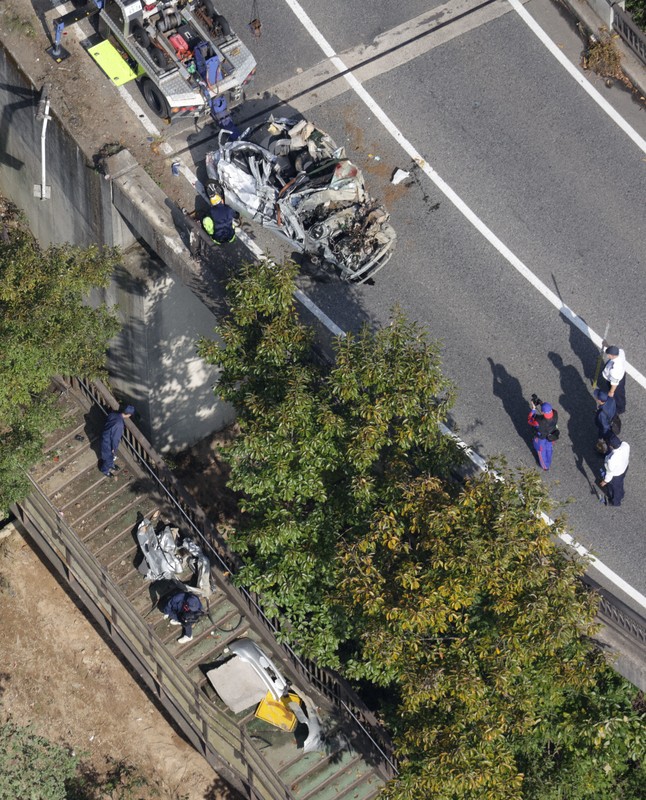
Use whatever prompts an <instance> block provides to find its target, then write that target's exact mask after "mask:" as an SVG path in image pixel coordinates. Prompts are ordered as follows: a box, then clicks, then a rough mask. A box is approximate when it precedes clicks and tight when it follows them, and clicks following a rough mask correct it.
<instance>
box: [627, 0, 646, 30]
mask: <svg viewBox="0 0 646 800" xmlns="http://www.w3.org/2000/svg"><path fill="white" fill-rule="evenodd" d="M626 11H629V12H630V13H631V14H632V15H633V19H634V20H635V22H636V23H637V24H638V25H639V26H640V27H642V28H644V29H645V30H646V0H626Z"/></svg>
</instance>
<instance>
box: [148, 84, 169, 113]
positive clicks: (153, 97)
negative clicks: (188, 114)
mask: <svg viewBox="0 0 646 800" xmlns="http://www.w3.org/2000/svg"><path fill="white" fill-rule="evenodd" d="M141 93H142V94H143V96H144V100H145V101H146V102H147V103H148V105H149V106H150V108H151V109H152V110H153V111H154V112H155V114H156V115H157V116H158V117H160V118H161V119H166V120H167V119H170V108H169V107H168V103H167V102H166V98H165V97H164V95H163V94H162V93H161V91H160V90H159V89H158V88H157V87H156V86H155V84H154V83H153V82H152V81H151V80H150V78H144V79H143V80H142V82H141Z"/></svg>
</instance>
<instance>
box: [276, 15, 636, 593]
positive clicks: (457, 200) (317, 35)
mask: <svg viewBox="0 0 646 800" xmlns="http://www.w3.org/2000/svg"><path fill="white" fill-rule="evenodd" d="M285 2H286V3H287V5H288V6H289V7H290V8H291V9H292V11H293V12H294V14H295V15H296V17H297V18H298V20H299V21H300V22H301V24H302V25H303V27H304V28H305V29H306V30H307V32H308V33H309V34H310V36H311V37H312V38H313V39H314V41H315V42H316V43H317V44H318V46H319V47H320V48H321V50H322V51H323V53H324V54H325V55H326V56H327V57H328V58H329V59H330V61H331V63H332V64H333V65H334V67H335V68H336V69H337V70H338V71H339V72H340V73H344V74H343V78H344V79H345V80H346V81H347V82H348V83H349V84H350V87H351V88H352V89H353V90H354V91H355V92H356V94H357V95H358V96H359V97H360V98H361V100H362V101H363V102H364V103H365V105H366V106H367V107H368V109H369V110H370V111H371V112H372V114H374V116H375V117H376V118H377V119H378V120H379V121H380V122H381V124H382V125H383V126H384V128H385V129H386V130H387V131H388V133H389V134H390V135H391V136H392V137H393V139H395V141H396V142H398V143H399V145H400V146H401V147H402V148H403V150H404V151H405V152H406V153H407V154H408V155H409V156H410V157H411V159H412V160H413V161H415V163H417V164H418V165H419V167H420V169H421V170H422V171H423V172H424V173H425V174H426V175H427V176H428V177H429V178H430V179H431V180H432V181H433V183H434V184H435V185H436V186H437V188H438V189H439V190H440V191H441V192H442V193H443V194H444V195H445V196H446V197H447V198H448V199H449V200H450V201H451V202H452V203H453V205H454V206H455V207H456V208H457V209H458V210H459V211H460V212H461V213H462V214H463V215H464V216H465V217H466V218H467V219H468V220H469V222H470V223H471V224H472V225H473V226H474V228H476V230H477V231H479V233H481V234H482V235H483V236H484V237H485V239H487V241H488V242H490V244H492V245H493V246H494V247H495V248H496V250H497V251H498V252H499V253H500V254H501V255H502V256H503V258H505V259H506V260H507V261H508V262H509V263H510V264H511V265H512V266H513V267H514V269H516V270H517V271H518V272H519V273H520V274H521V275H522V276H523V277H524V278H525V279H526V280H527V281H528V282H529V283H531V285H532V286H534V288H535V289H537V290H538V291H539V292H540V294H542V295H543V297H545V299H546V300H548V301H549V302H550V303H551V304H552V305H553V306H554V307H555V308H556V309H557V310H558V311H559V312H560V313H561V314H563V316H564V317H565V318H566V319H568V320H569V321H570V322H571V323H572V324H573V325H576V327H577V328H578V329H579V330H580V331H581V332H582V333H584V334H585V335H586V336H587V337H588V338H589V339H591V340H592V341H593V342H594V343H595V344H596V345H597V347H600V346H601V337H600V336H599V334H598V333H596V332H595V331H594V330H592V328H590V327H589V325H588V324H587V323H586V322H584V321H583V320H582V319H581V318H580V317H579V316H578V315H577V314H575V313H574V311H572V309H571V308H570V307H569V306H566V305H565V303H563V302H562V301H561V299H560V298H559V297H558V296H557V295H556V294H555V293H554V292H553V291H551V289H549V288H548V287H547V286H546V285H545V284H544V283H543V282H542V281H541V280H539V279H538V278H537V277H536V275H534V273H533V272H531V270H530V269H529V268H528V267H526V266H525V264H523V262H522V261H521V260H520V259H519V258H518V257H517V256H516V255H514V253H512V252H511V250H510V249H509V248H508V247H507V246H506V245H505V244H504V243H503V242H502V241H501V240H500V239H499V238H498V237H497V236H496V235H495V233H494V232H493V231H492V230H491V229H490V228H488V227H487V225H485V223H484V222H483V221H482V220H481V219H480V218H479V217H478V216H477V215H476V214H475V212H473V211H472V210H471V209H470V208H469V206H467V204H466V203H465V202H464V201H463V200H462V198H461V197H459V195H458V194H457V193H456V192H454V191H453V189H451V187H450V186H449V185H448V184H447V183H446V181H444V180H443V179H442V178H441V177H440V176H439V175H438V173H437V172H436V171H435V170H434V169H433V168H432V167H431V166H430V165H429V164H428V162H427V161H426V160H425V159H424V158H423V157H422V156H421V154H420V153H419V152H418V151H417V150H416V149H415V147H413V145H412V144H411V143H410V142H409V141H408V139H407V138H406V137H405V136H404V134H403V133H402V132H401V131H400V130H399V128H398V127H397V126H396V125H395V124H394V122H393V121H392V120H391V119H390V117H388V115H387V114H386V112H385V111H384V110H383V109H382V108H381V107H380V106H379V105H378V104H377V102H376V101H375V100H374V99H373V98H372V96H371V95H370V94H369V93H368V92H367V91H366V90H365V89H364V87H363V86H362V85H361V84H360V83H359V81H358V80H357V79H356V77H355V76H354V75H353V74H352V73H351V72H348V68H347V67H346V65H345V64H344V63H343V61H342V60H341V59H340V58H339V57H338V56H337V55H336V54H335V51H334V48H333V47H332V45H330V43H329V42H328V41H327V39H326V38H325V37H324V36H323V34H322V33H321V32H320V31H319V30H318V28H317V27H316V26H315V25H314V23H313V22H312V20H311V18H310V17H309V15H308V14H307V12H306V11H305V10H304V9H303V7H302V6H301V5H300V3H298V0H285ZM626 371H627V372H628V374H629V375H630V376H631V377H632V378H634V379H635V380H636V381H637V382H638V383H639V384H640V385H641V386H643V387H644V388H646V377H645V376H644V375H642V374H641V372H638V371H637V370H636V369H635V368H634V367H633V366H631V365H630V364H627V367H626ZM447 430H448V429H447ZM479 461H482V459H480V457H479V456H478V459H477V460H476V462H475V463H477V464H478V462H479ZM546 520H549V517H546ZM549 521H550V522H551V520H549ZM559 538H561V539H562V540H563V541H564V542H566V543H567V544H568V545H570V546H571V547H573V548H574V549H575V550H576V551H577V552H578V553H579V554H580V555H583V556H585V557H586V558H589V559H590V561H591V564H592V565H593V566H594V567H595V569H597V570H598V571H599V572H601V573H603V574H604V575H605V576H606V577H607V578H608V579H609V580H611V581H612V582H613V583H614V584H615V585H616V586H618V587H619V588H620V589H621V590H622V591H624V592H625V593H626V594H627V595H628V596H629V597H631V598H632V599H633V600H634V601H635V602H637V603H639V605H641V606H642V607H643V608H645V609H646V597H645V596H644V595H643V594H641V592H638V591H637V589H635V588H634V587H632V586H631V585H630V584H628V583H626V581H624V579H623V578H621V577H620V576H619V575H617V574H616V573H615V572H613V570H611V569H610V567H607V566H606V565H605V564H604V563H603V562H602V561H599V559H597V558H596V557H595V556H592V554H591V553H590V552H589V551H588V550H587V549H586V548H585V547H583V545H580V544H578V543H577V542H576V541H575V540H574V539H573V538H572V537H571V536H570V535H569V534H559Z"/></svg>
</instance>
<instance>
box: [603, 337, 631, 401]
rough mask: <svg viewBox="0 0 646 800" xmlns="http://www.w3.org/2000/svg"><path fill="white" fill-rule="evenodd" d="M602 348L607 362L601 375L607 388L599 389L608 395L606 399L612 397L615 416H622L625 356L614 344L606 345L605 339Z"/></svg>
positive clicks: (624, 396)
mask: <svg viewBox="0 0 646 800" xmlns="http://www.w3.org/2000/svg"><path fill="white" fill-rule="evenodd" d="M603 348H604V350H605V353H606V355H607V356H608V360H607V361H606V365H605V367H604V368H603V372H602V373H601V374H602V376H603V378H604V379H605V381H606V384H607V386H606V385H602V386H600V388H601V389H603V390H604V391H606V392H607V393H608V397H614V399H615V403H616V404H617V414H623V413H624V411H625V410H626V354H625V353H624V351H623V350H622V349H621V347H617V345H616V344H611V345H608V342H606V340H605V339H604V340H603Z"/></svg>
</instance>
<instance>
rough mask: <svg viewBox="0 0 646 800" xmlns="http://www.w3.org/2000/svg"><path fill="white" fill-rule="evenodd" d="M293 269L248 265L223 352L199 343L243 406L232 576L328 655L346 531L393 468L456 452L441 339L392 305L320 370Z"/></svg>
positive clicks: (236, 449)
mask: <svg viewBox="0 0 646 800" xmlns="http://www.w3.org/2000/svg"><path fill="white" fill-rule="evenodd" d="M295 269H296V268H295V266H294V265H293V264H287V265H285V266H283V267H276V266H275V265H273V264H271V263H268V262H264V263H261V264H255V265H247V266H245V267H243V269H242V271H241V273H240V274H239V276H238V277H237V278H236V279H234V280H233V281H232V282H231V285H230V287H229V296H230V301H231V313H230V315H229V317H228V319H227V320H226V322H225V323H224V324H223V325H222V326H221V327H220V328H219V334H220V337H221V339H222V341H223V344H224V349H220V348H219V346H218V345H217V344H215V343H213V342H202V344H201V348H200V352H201V354H202V355H203V357H205V358H206V359H207V360H209V361H211V362H214V363H217V364H218V365H219V366H220V368H221V369H222V377H221V382H220V385H219V386H218V391H219V393H220V395H221V396H222V397H224V398H225V399H227V400H229V401H231V402H232V403H234V405H235V406H236V408H237V409H238V411H239V423H240V429H241V436H240V437H239V439H237V440H236V441H235V442H234V443H233V445H232V447H231V448H230V450H229V454H228V455H229V459H230V463H231V480H230V484H231V486H232V487H233V488H234V489H236V490H238V491H239V492H241V508H242V509H243V511H245V512H246V513H247V519H246V525H245V526H244V527H243V529H242V530H240V531H238V532H237V534H236V535H235V537H234V538H233V540H232V542H231V544H232V546H233V548H234V549H236V550H237V551H238V552H239V553H241V554H243V555H244V556H245V565H244V567H243V569H242V571H241V572H240V573H239V579H240V580H241V581H242V582H244V583H245V584H246V585H248V586H250V587H251V588H253V589H254V590H256V591H258V592H260V593H262V596H263V603H264V604H265V607H266V610H267V611H268V613H270V614H272V615H273V614H281V615H282V616H283V617H286V618H287V619H288V620H289V623H290V631H289V635H290V638H291V639H292V640H293V641H297V642H298V643H299V645H300V646H301V648H303V649H304V650H305V651H306V652H308V653H309V654H310V655H315V656H316V657H317V658H319V660H320V661H322V662H325V663H328V664H335V665H336V664H337V663H338V660H337V655H336V653H337V650H338V646H339V642H340V641H343V640H344V639H346V638H348V631H347V625H346V620H345V616H344V615H339V614H338V613H337V610H336V608H335V606H334V604H333V603H331V602H330V600H329V598H330V596H331V594H332V593H333V590H334V587H335V586H336V584H337V581H338V574H337V565H336V561H335V552H336V546H337V542H338V540H339V538H340V537H343V538H348V537H349V538H352V537H353V536H354V535H355V533H354V532H355V531H357V530H359V528H360V527H361V526H362V525H364V524H365V523H366V521H367V520H368V519H369V517H370V515H371V514H372V512H373V510H374V506H375V504H378V503H380V502H382V501H383V499H384V498H385V497H387V496H388V493H389V492H390V487H391V483H392V480H393V476H395V475H396V476H398V477H401V476H403V475H406V474H416V473H417V472H418V471H419V470H420V469H429V468H434V469H437V470H442V469H444V470H446V469H447V468H448V465H450V464H454V463H456V462H457V461H458V460H459V456H458V453H457V449H456V447H455V445H454V444H453V443H452V442H451V441H450V440H448V439H445V438H444V437H442V436H441V435H440V433H439V430H438V421H439V420H441V419H443V418H444V417H445V416H446V413H447V410H448V408H449V407H450V405H451V402H452V397H453V390H452V387H451V385H450V384H449V382H448V381H446V380H445V379H444V378H443V377H442V375H441V372H440V369H439V355H438V348H437V346H436V345H434V344H431V343H429V342H428V341H427V339H426V337H425V336H424V335H423V333H422V332H421V331H420V330H419V329H418V328H417V327H416V326H414V325H411V324H409V323H407V322H406V321H405V320H404V318H403V317H402V316H401V315H400V314H396V315H395V317H394V319H393V322H392V325H390V326H389V327H388V328H386V329H384V330H382V331H378V332H377V333H373V332H371V331H369V330H368V329H367V328H366V329H364V330H363V331H362V332H361V333H360V334H359V335H356V336H351V335H349V336H347V337H345V338H343V339H340V340H339V341H338V342H337V343H336V366H335V368H334V369H333V370H331V371H330V370H329V369H326V368H323V367H320V366H317V365H316V364H315V363H314V362H313V361H312V360H311V357H310V335H309V334H308V332H307V330H306V328H305V327H304V326H303V325H302V323H301V322H300V321H299V320H298V317H297V315H296V309H295V304H294V300H293V290H294V286H293V278H294V274H295Z"/></svg>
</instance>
